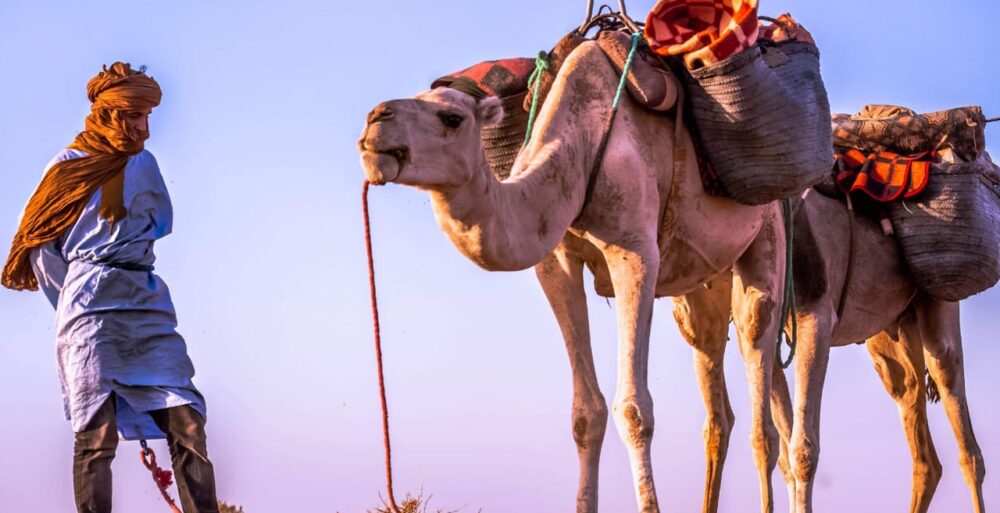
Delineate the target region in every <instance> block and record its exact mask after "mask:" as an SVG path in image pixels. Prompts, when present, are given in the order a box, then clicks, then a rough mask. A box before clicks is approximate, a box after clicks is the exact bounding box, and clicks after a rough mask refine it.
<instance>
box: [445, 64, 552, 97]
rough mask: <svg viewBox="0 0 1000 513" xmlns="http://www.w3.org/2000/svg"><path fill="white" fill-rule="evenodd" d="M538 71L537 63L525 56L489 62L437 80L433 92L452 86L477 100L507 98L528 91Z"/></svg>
mask: <svg viewBox="0 0 1000 513" xmlns="http://www.w3.org/2000/svg"><path fill="white" fill-rule="evenodd" d="M534 70H535V60H534V59H528V58H525V57H520V58H513V59H500V60H495V61H485V62H480V63H479V64H476V65H475V66H470V67H468V68H465V69H463V70H462V71H456V72H455V73H452V74H450V75H447V76H444V77H441V78H439V79H437V80H435V81H434V83H433V84H431V89H434V88H437V87H451V88H452V89H458V90H459V91H462V92H465V93H469V94H471V95H472V96H475V97H476V98H485V97H487V96H499V97H500V98H506V97H508V96H513V95H515V94H520V93H523V92H524V91H527V90H528V77H529V76H530V75H531V72H532V71H534Z"/></svg>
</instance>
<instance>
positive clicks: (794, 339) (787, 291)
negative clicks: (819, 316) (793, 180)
mask: <svg viewBox="0 0 1000 513" xmlns="http://www.w3.org/2000/svg"><path fill="white" fill-rule="evenodd" d="M781 216H782V217H783V218H784V220H785V287H784V293H783V296H784V297H783V298H782V305H781V325H779V326H778V330H779V331H778V348H777V351H776V352H775V356H776V357H777V358H778V365H780V366H781V368H782V369H787V368H788V366H790V365H791V364H792V359H793V358H795V346H797V345H798V339H799V333H798V331H799V326H798V325H799V322H798V319H797V317H796V316H795V278H794V277H793V276H792V228H793V226H792V202H791V200H789V199H788V198H785V199H783V200H781ZM789 316H791V321H792V330H791V331H792V334H791V336H790V337H789V336H788V333H787V332H785V320H786V319H788V318H789ZM782 339H784V342H785V343H786V344H788V349H789V352H788V360H784V359H782V358H781V342H782Z"/></svg>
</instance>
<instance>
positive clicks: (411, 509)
mask: <svg viewBox="0 0 1000 513" xmlns="http://www.w3.org/2000/svg"><path fill="white" fill-rule="evenodd" d="M430 504H431V496H430V495H428V496H427V498H426V499H424V492H423V490H421V491H420V493H419V494H418V495H417V496H416V497H414V496H413V495H410V494H409V493H408V494H406V498H405V499H403V502H401V503H400V504H399V511H400V512H401V513H458V512H459V511H460V510H458V509H455V510H450V511H446V510H443V509H436V510H431V509H429V508H430ZM481 512H482V510H480V513H481ZM366 513H395V512H393V511H392V509H391V508H390V507H389V505H388V504H386V503H385V500H384V499H383V500H382V507H381V508H379V507H376V508H375V509H370V510H367V512H366Z"/></svg>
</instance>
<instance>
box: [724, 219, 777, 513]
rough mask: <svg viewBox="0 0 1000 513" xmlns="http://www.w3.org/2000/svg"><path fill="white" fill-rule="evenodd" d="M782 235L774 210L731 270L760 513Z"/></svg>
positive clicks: (772, 445) (766, 486) (764, 505)
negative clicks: (757, 482) (748, 406)
mask: <svg viewBox="0 0 1000 513" xmlns="http://www.w3.org/2000/svg"><path fill="white" fill-rule="evenodd" d="M784 241H785V231H784V227H783V226H782V225H781V223H780V214H778V212H777V208H775V209H774V210H773V214H771V215H769V216H768V217H767V218H766V219H765V225H764V226H763V227H762V228H761V232H760V234H759V235H758V236H757V238H756V239H755V240H754V242H753V243H752V244H751V245H750V247H749V248H747V251H746V252H745V253H744V254H743V255H742V256H741V257H740V259H739V260H738V261H737V262H736V265H735V266H734V271H735V274H734V283H733V319H734V321H735V323H736V331H737V333H738V334H739V341H740V352H741V353H742V355H743V361H744V364H745V367H746V375H747V381H748V385H749V389H750V407H751V417H750V442H751V445H752V446H753V450H754V464H755V466H756V467H757V472H758V474H759V477H760V494H761V511H763V512H768V513H769V512H771V511H773V510H774V498H773V497H772V495H771V494H772V487H771V472H772V471H773V470H774V465H775V464H776V463H777V459H778V433H777V430H776V429H775V427H774V422H773V420H772V419H771V407H770V395H771V374H772V371H773V367H774V358H775V356H774V353H775V346H776V345H777V339H778V330H779V325H780V321H781V320H780V319H779V318H780V303H781V291H782V287H781V285H782V283H783V277H784V272H785V261H784V254H785V242H784Z"/></svg>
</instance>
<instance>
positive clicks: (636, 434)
mask: <svg viewBox="0 0 1000 513" xmlns="http://www.w3.org/2000/svg"><path fill="white" fill-rule="evenodd" d="M614 416H615V424H616V425H617V426H618V432H619V434H620V435H621V437H622V439H624V440H625V442H626V443H629V444H632V445H641V444H645V443H649V441H650V440H652V439H653V405H652V401H646V404H642V403H641V402H640V401H639V400H638V399H637V398H634V397H633V398H627V399H623V400H618V401H615V406H614Z"/></svg>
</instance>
